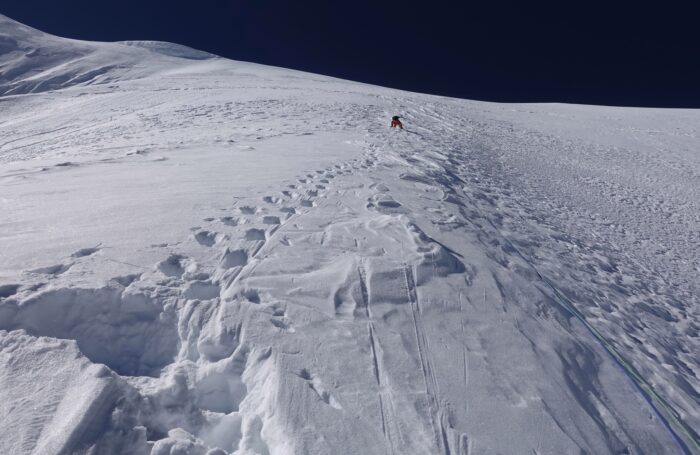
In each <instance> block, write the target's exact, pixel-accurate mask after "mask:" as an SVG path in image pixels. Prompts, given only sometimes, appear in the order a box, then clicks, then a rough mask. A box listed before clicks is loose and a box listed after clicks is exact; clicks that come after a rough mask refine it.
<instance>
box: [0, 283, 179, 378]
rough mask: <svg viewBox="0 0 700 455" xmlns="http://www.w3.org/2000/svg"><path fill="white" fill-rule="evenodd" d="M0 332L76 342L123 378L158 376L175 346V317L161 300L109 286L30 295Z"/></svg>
mask: <svg viewBox="0 0 700 455" xmlns="http://www.w3.org/2000/svg"><path fill="white" fill-rule="evenodd" d="M0 329H4V330H16V329H24V330H26V331H27V333H29V334H31V335H35V336H48V337H54V338H62V339H71V340H75V341H76V342H77V344H78V347H79V348H80V351H81V352H82V353H83V354H84V355H85V356H86V357H88V358H89V359H90V360H91V361H93V362H95V363H102V364H105V365H107V366H108V367H109V368H111V369H112V370H114V371H115V372H117V373H118V374H120V375H127V376H153V377H157V376H158V375H159V373H160V370H161V368H163V367H164V366H166V365H168V364H169V363H171V362H172V361H173V359H174V358H175V355H176V354H177V350H178V347H179V336H178V333H177V321H176V318H175V315H174V314H172V313H169V312H166V311H164V309H163V305H162V303H161V302H157V301H154V300H152V299H151V298H149V297H148V296H146V295H144V294H123V293H122V289H120V288H111V287H105V288H102V289H57V290H52V291H49V292H45V293H43V294H40V295H38V296H34V297H32V298H30V299H27V300H24V301H22V302H21V303H20V304H19V305H17V306H14V308H13V311H12V312H11V314H10V315H9V317H6V318H3V319H2V320H0Z"/></svg>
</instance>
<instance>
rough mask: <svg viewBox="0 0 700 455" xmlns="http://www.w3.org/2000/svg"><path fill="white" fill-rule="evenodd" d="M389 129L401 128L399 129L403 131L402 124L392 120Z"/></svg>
mask: <svg viewBox="0 0 700 455" xmlns="http://www.w3.org/2000/svg"><path fill="white" fill-rule="evenodd" d="M391 127H392V128H396V127H399V128H401V129H403V124H402V123H401V121H400V120H392V121H391Z"/></svg>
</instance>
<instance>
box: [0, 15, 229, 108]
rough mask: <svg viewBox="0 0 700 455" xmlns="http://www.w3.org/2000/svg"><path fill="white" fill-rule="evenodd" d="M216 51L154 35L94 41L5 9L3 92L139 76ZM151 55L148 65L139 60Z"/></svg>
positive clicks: (0, 59)
mask: <svg viewBox="0 0 700 455" xmlns="http://www.w3.org/2000/svg"><path fill="white" fill-rule="evenodd" d="M208 58H215V56H214V55H211V54H208V53H206V52H202V51H197V50H194V49H191V48H188V47H186V46H181V45H177V44H171V43H161V42H155V41H126V42H120V43H94V42H86V41H78V40H71V39H65V38H59V37H56V36H53V35H49V34H47V33H44V32H41V31H39V30H36V29H33V28H31V27H27V26H26V25H22V24H20V23H18V22H16V21H13V20H12V19H10V18H8V17H6V16H2V15H0V96H2V95H17V94H22V93H37V92H44V91H48V90H56V89H60V88H65V87H70V86H75V85H88V84H105V83H109V82H111V81H115V80H120V79H123V78H139V77H143V76H145V75H147V74H151V73H153V72H154V71H158V70H161V69H163V67H168V66H170V67H172V66H175V65H176V64H177V62H176V60H177V59H196V60H202V59H208ZM143 60H149V65H144V66H140V67H139V66H138V65H137V63H138V62H139V61H143Z"/></svg>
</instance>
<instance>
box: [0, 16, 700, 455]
mask: <svg viewBox="0 0 700 455" xmlns="http://www.w3.org/2000/svg"><path fill="white" fill-rule="evenodd" d="M392 115H401V116H402V117H403V119H404V125H405V126H406V129H405V130H397V129H393V130H392V129H390V128H388V126H389V125H388V124H389V121H390V119H391V116H392ZM698 128H700V112H698V111H693V110H662V109H626V108H611V107H593V106H574V105H558V104H538V105H534V104H533V105H523V104H518V105H515V104H491V103H481V102H473V101H466V100H457V99H449V98H441V97H435V96H428V95H421V94H415V93H407V92H401V91H396V90H390V89H386V88H380V87H374V86H368V85H363V84H358V83H352V82H346V81H341V80H336V79H332V78H328V77H322V76H316V75H311V74H305V73H300V72H295V71H290V70H284V69H279V68H270V67H265V66H259V65H254V64H249V63H241V62H234V61H229V60H225V59H221V58H218V57H215V56H212V55H209V54H206V53H203V52H200V51H195V50H192V49H188V48H184V47H182V46H177V45H173V44H168V43H159V42H144V41H131V42H124V43H89V42H81V41H73V40H66V39H62V38H57V37H53V36H49V35H46V34H43V33H41V32H39V31H36V30H33V29H31V28H28V27H25V26H22V25H20V24H18V23H16V22H13V21H11V20H10V19H8V18H5V17H2V16H0V255H1V260H0V453H2V454H10V455H24V454H42V455H43V454H46V455H50V454H93V455H97V454H100V455H102V454H135V455H139V454H153V455H165V454H171V455H175V454H189V455H204V454H209V455H223V454H236V455H252V454H257V455H278V454H279V455H286V454H357V455H360V454H362V455H369V454H396V455H398V454H401V455H406V454H445V455H448V454H449V455H456V454H472V455H475V454H580V453H588V454H622V453H645V454H670V453H700V449H699V447H700V446H699V442H698V440H699V436H698V431H699V430H698V429H699V428H700V380H699V379H698V376H699V375H700V338H699V337H700V306H699V297H698V296H699V295H700V279H699V275H700V262H699V260H700V153H699V150H700V140H699V139H698V134H699V131H698Z"/></svg>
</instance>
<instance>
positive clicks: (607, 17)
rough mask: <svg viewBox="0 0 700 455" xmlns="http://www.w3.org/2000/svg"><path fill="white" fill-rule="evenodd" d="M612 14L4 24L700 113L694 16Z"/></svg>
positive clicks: (329, 3)
mask: <svg viewBox="0 0 700 455" xmlns="http://www.w3.org/2000/svg"><path fill="white" fill-rule="evenodd" d="M607 3H608V4H607V5H600V4H596V3H595V2H572V1H565V0H561V1H559V2H558V3H556V4H547V3H543V2H536V1H535V0H530V1H518V2H505V1H494V0H481V1H480V2H466V1H463V2H460V1H443V0H423V1H420V2H418V1H398V0H390V1H381V0H375V1H365V0H357V1H352V0H350V1H345V2H342V1H333V0H326V1H316V0H309V1H304V0H298V1H292V0H287V1H277V0H267V1H265V0H220V1H212V0H202V1H199V2H194V1H188V2H179V1H147V0H142V1H141V2H137V1H132V0H123V1H119V2H102V1H98V0H91V1H88V0H72V1H58V0H22V1H13V2H9V1H8V2H3V3H2V4H0V13H2V14H5V15H7V16H9V17H11V18H13V19H16V20H19V21H20V22H23V23H25V24H28V25H31V26H33V27H36V28H39V29H41V30H44V31H47V32H50V33H53V34H57V35H60V36H66V37H71V38H79V39H88V40H100V41H115V40H125V39H153V40H163V41H172V42H177V43H181V44H186V45H189V46H192V47H195V48H198V49H202V50H207V51H210V52H213V53H215V54H219V55H222V56H225V57H229V58H232V59H238V60H248V61H253V62H258V63H264V64H271V65H278V66H284V67H289V68H295V69H301V70H306V71H311V72H315V73H322V74H329V75H332V76H337V77H342V78H346V79H353V80H358V81H363V82H369V83H374V84H379V85H385V86H390V87H396V88H403V89H407V90H415V91H420V92H427V93H435V94H442V95H450V96H456V97H461V98H472V99H482V100H493V101H563V102H579V103H590V104H614V105H637V106H678V107H680V106H687V107H700V62H699V61H698V58H699V55H700V53H699V51H700V32H699V30H700V26H698V23H697V21H698V19H697V18H698V17H699V16H698V15H697V14H695V12H694V11H692V10H691V9H690V7H689V6H683V5H680V4H674V3H672V2H667V1H666V2H657V3H656V4H655V5H653V7H647V6H645V3H644V2H641V1H640V2H637V3H630V4H629V5H626V4H624V3H625V2H620V1H615V0H610V1H609V2H607Z"/></svg>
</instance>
